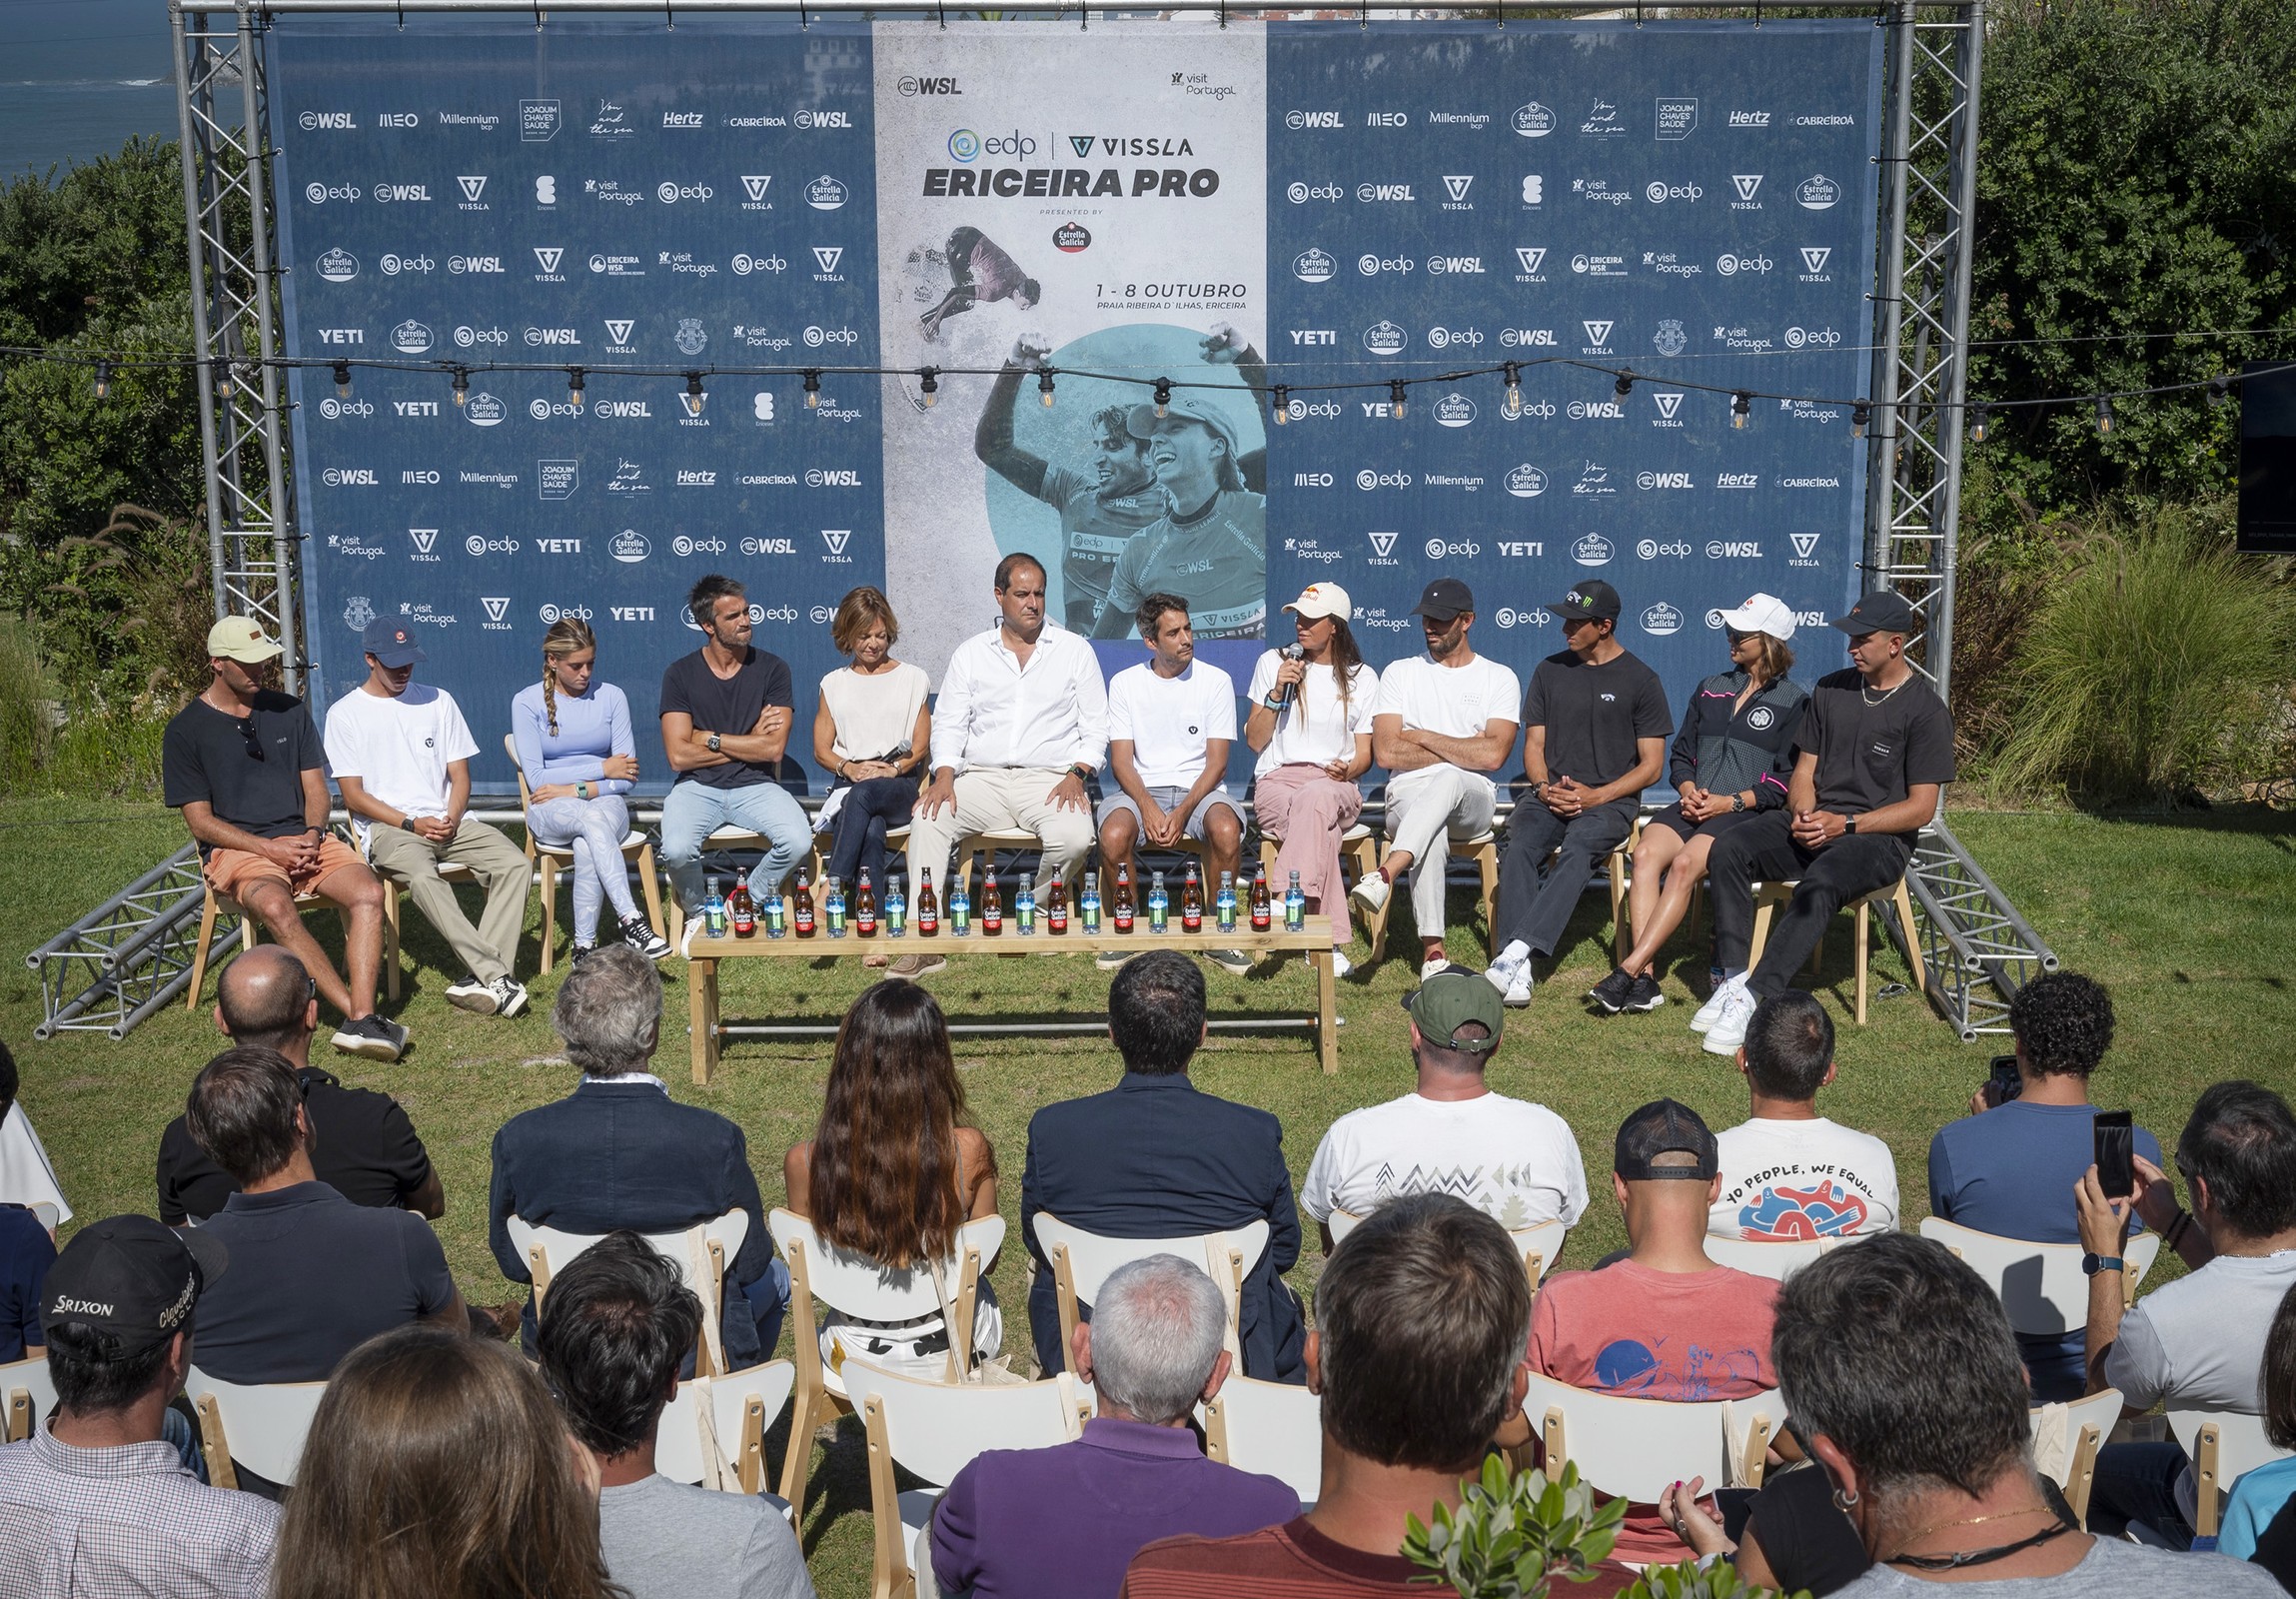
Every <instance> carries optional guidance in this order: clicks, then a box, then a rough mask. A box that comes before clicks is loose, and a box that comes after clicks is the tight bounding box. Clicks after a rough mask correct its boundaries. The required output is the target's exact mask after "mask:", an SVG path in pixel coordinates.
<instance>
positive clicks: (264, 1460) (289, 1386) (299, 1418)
mask: <svg viewBox="0 0 2296 1599" xmlns="http://www.w3.org/2000/svg"><path fill="white" fill-rule="evenodd" d="M326 1393H327V1384H326V1383H324V1382H267V1383H261V1384H246V1383H237V1382H224V1381H221V1380H220V1379H218V1378H215V1377H211V1376H209V1375H208V1374H207V1373H206V1372H204V1371H202V1370H200V1368H199V1367H197V1366H194V1367H192V1368H191V1370H190V1371H188V1372H186V1373H185V1375H184V1394H185V1396H186V1397H187V1398H189V1399H190V1400H191V1402H192V1408H193V1409H194V1410H196V1411H198V1412H199V1436H200V1452H201V1453H202V1454H203V1455H205V1456H206V1457H207V1480H208V1481H209V1482H211V1483H213V1484H215V1486H217V1487H218V1488H236V1487H238V1486H239V1473H238V1471H237V1470H236V1469H234V1467H233V1465H232V1462H233V1461H234V1460H235V1459H236V1460H237V1461H238V1462H239V1463H240V1464H241V1465H244V1466H246V1467H247V1469H248V1470H250V1471H252V1472H254V1473H256V1475H258V1476H261V1477H268V1478H270V1479H271V1480H272V1481H273V1482H276V1483H278V1484H280V1486H282V1487H290V1486H293V1484H294V1482H295V1471H296V1467H297V1466H299V1465H300V1464H302V1461H303V1440H304V1437H305V1436H306V1435H307V1434H308V1433H309V1432H310V1431H311V1418H312V1417H313V1416H315V1415H317V1414H318V1413H319V1401H320V1400H321V1399H322V1398H324V1397H325V1396H326Z"/></svg>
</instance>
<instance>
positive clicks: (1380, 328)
mask: <svg viewBox="0 0 2296 1599" xmlns="http://www.w3.org/2000/svg"><path fill="white" fill-rule="evenodd" d="M1410 342H1411V335H1410V334H1408V333H1405V332H1404V331H1403V330H1402V329H1401V328H1399V327H1397V326H1396V325H1395V324H1394V323H1392V322H1388V321H1385V320H1382V321H1379V322H1375V323H1373V324H1372V325H1371V326H1370V327H1368V328H1366V329H1364V332H1363V347H1364V348H1365V349H1366V350H1369V351H1370V352H1371V353H1372V354H1373V355H1375V356H1393V355H1401V354H1402V353H1403V347H1404V346H1405V345H1407V344H1409V343H1410Z"/></svg>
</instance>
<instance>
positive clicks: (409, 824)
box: [399, 816, 415, 832]
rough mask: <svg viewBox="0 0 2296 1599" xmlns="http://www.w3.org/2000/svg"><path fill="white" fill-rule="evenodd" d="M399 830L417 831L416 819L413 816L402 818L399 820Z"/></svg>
mask: <svg viewBox="0 0 2296 1599" xmlns="http://www.w3.org/2000/svg"><path fill="white" fill-rule="evenodd" d="M399 830H400V831H401V832H413V831H414V830H415V818H414V817H413V816H401V817H400V818H399Z"/></svg>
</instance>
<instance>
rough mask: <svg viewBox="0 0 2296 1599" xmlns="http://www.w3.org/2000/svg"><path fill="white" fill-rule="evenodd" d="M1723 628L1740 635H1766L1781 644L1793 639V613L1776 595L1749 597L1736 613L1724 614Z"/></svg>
mask: <svg viewBox="0 0 2296 1599" xmlns="http://www.w3.org/2000/svg"><path fill="white" fill-rule="evenodd" d="M1722 626H1723V627H1725V628H1731V629H1734V630H1735V631H1737V632H1739V633H1766V634H1768V635H1769V636H1770V637H1771V638H1772V639H1775V640H1776V641H1777V642H1778V643H1779V644H1785V643H1788V642H1790V641H1791V640H1792V638H1793V612H1792V611H1791V610H1790V609H1789V608H1788V607H1787V606H1786V603H1785V602H1784V601H1783V600H1780V599H1778V598H1777V596H1775V595H1769V594H1757V595H1749V596H1748V597H1747V598H1746V602H1745V604H1743V605H1741V606H1739V607H1738V608H1737V609H1736V610H1735V611H1725V612H1723V613H1722Z"/></svg>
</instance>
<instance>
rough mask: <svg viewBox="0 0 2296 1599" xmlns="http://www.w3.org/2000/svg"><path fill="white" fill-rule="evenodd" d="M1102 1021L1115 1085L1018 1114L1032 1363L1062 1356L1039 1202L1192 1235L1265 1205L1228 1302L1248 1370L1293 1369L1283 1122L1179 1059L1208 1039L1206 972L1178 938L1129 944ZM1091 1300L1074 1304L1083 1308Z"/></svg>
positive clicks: (1301, 1371) (1086, 1218)
mask: <svg viewBox="0 0 2296 1599" xmlns="http://www.w3.org/2000/svg"><path fill="white" fill-rule="evenodd" d="M1108 1035H1109V1037H1110V1038H1112V1039H1113V1040H1114V1041H1115V1044H1116V1052H1117V1053H1118V1054H1120V1055H1122V1056H1123V1057H1124V1075H1123V1077H1122V1078H1121V1079H1120V1080H1119V1081H1118V1082H1117V1084H1116V1086H1115V1087H1113V1088H1111V1089H1109V1090H1108V1091H1107V1092H1106V1093H1097V1094H1093V1095H1091V1096H1090V1097H1089V1098H1084V1099H1068V1100H1063V1101H1062V1102H1060V1103H1058V1104H1050V1105H1046V1106H1045V1107H1044V1108H1043V1109H1042V1110H1039V1111H1038V1112H1037V1113H1036V1114H1035V1115H1034V1116H1033V1117H1031V1118H1030V1120H1029V1123H1028V1159H1027V1163H1026V1165H1025V1166H1023V1168H1022V1171H1021V1178H1020V1235H1021V1240H1022V1242H1023V1243H1025V1244H1026V1245H1027V1248H1028V1252H1029V1254H1030V1255H1031V1256H1033V1257H1034V1258H1035V1260H1036V1279H1035V1281H1034V1282H1033V1283H1031V1284H1030V1285H1029V1290H1028V1323H1029V1331H1030V1333H1031V1335H1032V1339H1033V1342H1034V1343H1035V1346H1036V1362H1037V1365H1038V1366H1039V1367H1041V1368H1042V1369H1043V1370H1045V1371H1048V1372H1051V1371H1058V1370H1060V1369H1061V1348H1060V1301H1059V1297H1058V1295H1057V1294H1056V1293H1055V1292H1054V1289H1053V1281H1052V1264H1051V1261H1050V1259H1049V1258H1048V1257H1047V1255H1046V1254H1045V1251H1044V1248H1043V1246H1042V1245H1040V1244H1039V1243H1038V1242H1037V1241H1036V1216H1037V1213H1038V1212H1039V1211H1044V1210H1049V1211H1051V1212H1052V1213H1053V1214H1054V1215H1055V1216H1057V1217H1059V1218H1060V1219H1061V1220H1062V1221H1065V1222H1068V1223H1070V1224H1071V1225H1073V1226H1078V1227H1082V1228H1083V1229H1084V1230H1085V1231H1086V1232H1091V1233H1098V1234H1099V1235H1101V1236H1102V1237H1107V1238H1177V1237H1188V1236H1191V1235H1193V1234H1196V1233H1204V1232H1225V1231H1228V1230H1230V1229H1232V1228H1236V1227H1244V1226H1249V1225H1250V1224H1251V1223H1253V1222H1254V1221H1258V1220H1261V1219H1263V1218H1264V1219H1265V1220H1266V1221H1267V1223H1268V1246H1267V1248H1266V1249H1265V1250H1264V1251H1263V1252H1262V1253H1261V1255H1260V1258H1259V1262H1258V1264H1256V1265H1254V1266H1253V1267H1252V1270H1251V1273H1250V1274H1249V1275H1248V1276H1246V1277H1245V1278H1244V1292H1243V1299H1242V1303H1241V1304H1240V1305H1239V1307H1238V1322H1239V1325H1238V1329H1237V1330H1238V1333H1239V1335H1240V1337H1241V1341H1242V1345H1243V1356H1244V1370H1245V1372H1246V1373H1248V1374H1249V1375H1251V1376H1254V1377H1258V1378H1261V1379H1263V1380H1270V1381H1275V1382H1298V1381H1300V1380H1301V1379H1302V1378H1303V1376H1304V1375H1305V1367H1304V1366H1303V1365H1302V1363H1301V1348H1302V1343H1303V1340H1304V1339H1305V1338H1306V1336H1307V1327H1306V1324H1305V1322H1304V1321H1303V1320H1302V1318H1301V1315H1300V1306H1299V1301H1298V1300H1297V1299H1296V1298H1294V1297H1293V1295H1292V1291H1291V1289H1290V1288H1289V1287H1287V1286H1286V1285H1285V1283H1284V1273H1285V1272H1287V1271H1289V1270H1291V1269H1292V1267H1293V1265H1294V1264H1296V1263H1297V1262H1298V1260H1299V1257H1300V1213H1299V1210H1298V1207H1297V1206H1296V1205H1294V1203H1293V1202H1292V1177H1291V1173H1290V1172H1289V1171H1288V1170H1286V1169H1285V1166H1284V1129H1283V1124H1282V1123H1281V1122H1279V1121H1277V1119H1276V1118H1275V1117H1274V1116H1273V1115H1271V1114H1270V1113H1269V1112H1267V1111H1265V1110H1258V1109H1255V1108H1253V1107H1252V1106H1250V1105H1241V1104H1237V1103H1235V1102H1234V1101H1233V1100H1228V1099H1222V1098H1219V1097H1217V1096H1216V1095H1213V1094H1208V1093H1204V1092H1201V1091H1200V1090H1198V1088H1197V1087H1196V1085H1195V1083H1193V1082H1191V1081H1190V1080H1189V1078H1188V1062H1189V1060H1190V1059H1191V1058H1192V1057H1193V1056H1194V1055H1195V1053H1196V1047H1197V1045H1199V1044H1201V1043H1202V1042H1203V1041H1204V973H1203V972H1202V971H1201V970H1200V969H1199V968H1198V967H1197V965H1196V963H1195V962H1194V961H1193V960H1190V959H1189V958H1188V957H1187V956H1186V955H1184V954H1181V953H1179V952H1177V951H1176V950H1171V949H1155V950H1151V951H1149V952H1148V953H1147V954H1143V955H1135V956H1134V957H1133V958H1132V959H1131V961H1130V962H1129V963H1127V964H1126V965H1125V967H1124V969H1123V970H1122V971H1120V972H1118V973H1117V974H1116V977H1115V980H1114V981H1112V982H1111V983H1110V984H1109V985H1108ZM1090 1310H1091V1307H1090V1306H1087V1305H1079V1306H1078V1307H1077V1313H1078V1314H1079V1315H1083V1316H1086V1317H1089V1314H1090Z"/></svg>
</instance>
